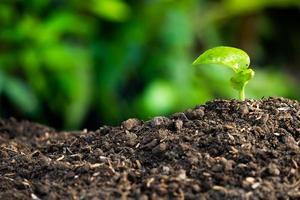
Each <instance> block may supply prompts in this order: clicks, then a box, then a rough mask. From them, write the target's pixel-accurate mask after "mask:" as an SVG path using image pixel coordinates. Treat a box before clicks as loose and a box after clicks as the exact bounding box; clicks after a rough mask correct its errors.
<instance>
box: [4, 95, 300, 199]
mask: <svg viewBox="0 0 300 200" xmlns="http://www.w3.org/2000/svg"><path fill="white" fill-rule="evenodd" d="M299 166H300V105H299V102H297V101H293V100H288V99H284V98H268V99H261V100H246V101H243V102H242V101H237V100H215V101H211V102H208V103H206V104H205V105H199V106H196V107H195V108H194V109H189V110H187V111H185V112H181V113H176V114H173V115H171V116H169V117H155V118H153V119H151V120H149V121H140V120H138V119H128V120H127V121H124V122H123V123H122V124H121V125H120V126H118V127H109V126H104V127H101V128H99V129H98V130H96V131H88V130H83V131H77V132H56V131H55V130H54V129H52V128H49V127H46V126H42V125H39V124H35V123H30V122H27V121H16V120H14V119H9V120H1V121H0V183H1V184H0V199H3V200H4V199H34V200H38V199H143V200H147V199H203V200H205V199H249V200H252V199H269V200H272V199H300V167H299Z"/></svg>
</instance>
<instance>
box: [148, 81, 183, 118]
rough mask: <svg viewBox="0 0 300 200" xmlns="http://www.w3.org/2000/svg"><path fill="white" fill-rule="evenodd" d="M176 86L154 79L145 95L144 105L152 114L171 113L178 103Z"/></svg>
mask: <svg viewBox="0 0 300 200" xmlns="http://www.w3.org/2000/svg"><path fill="white" fill-rule="evenodd" d="M175 91H176V88H175V87H174V86H173V85H172V84H171V83H169V82H166V81H163V80H156V81H153V82H152V83H151V84H150V85H149V86H148V87H147V89H146V90H145V93H144V95H143V106H144V108H145V110H146V113H149V114H150V115H151V116H154V115H158V114H161V113H164V114H166V113H169V112H170V111H171V110H172V109H174V106H175V104H176V101H177V99H178V97H177V96H176V94H177V93H176V92H175Z"/></svg>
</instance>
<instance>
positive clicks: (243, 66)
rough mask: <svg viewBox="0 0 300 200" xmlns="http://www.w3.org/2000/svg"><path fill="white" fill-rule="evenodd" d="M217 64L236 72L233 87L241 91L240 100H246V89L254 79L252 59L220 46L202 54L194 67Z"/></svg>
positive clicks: (241, 51) (237, 51)
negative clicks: (251, 66) (251, 65)
mask: <svg viewBox="0 0 300 200" xmlns="http://www.w3.org/2000/svg"><path fill="white" fill-rule="evenodd" d="M208 64H216V65H222V66H225V67H229V68H230V69H232V70H233V71H234V75H233V77H232V78H231V79H230V82H231V85H232V87H233V88H234V89H235V90H237V91H239V94H240V99H241V100H244V98H245V97H244V96H245V95H244V88H245V86H246V84H247V83H248V81H249V80H251V79H252V78H253V77H254V71H253V70H252V69H249V68H248V67H249V64H250V58H249V56H248V54H247V53H246V52H244V51H243V50H241V49H237V48H234V47H226V46H220V47H215V48H212V49H209V50H207V51H205V52H204V53H203V54H201V55H200V56H199V57H198V58H197V59H196V60H195V61H194V63H193V65H208Z"/></svg>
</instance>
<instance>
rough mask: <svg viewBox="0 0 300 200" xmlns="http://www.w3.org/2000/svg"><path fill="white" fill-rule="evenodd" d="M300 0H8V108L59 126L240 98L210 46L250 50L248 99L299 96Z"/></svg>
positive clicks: (2, 82)
mask: <svg viewBox="0 0 300 200" xmlns="http://www.w3.org/2000/svg"><path fill="white" fill-rule="evenodd" d="M299 22H300V1H299V0H272V1H270V0H243V1H240V0H185V1H178V0H140V1H134V0H127V1H125V0H86V1H82V0H68V1H67V0H26V1H25V0H23V1H22V0H1V3H0V97H1V98H0V115H1V117H10V116H14V117H16V118H18V119H29V120H32V121H36V122H40V123H44V124H48V125H51V126H54V127H56V128H58V129H79V128H84V127H86V128H90V129H95V128H98V127H99V126H101V125H103V124H108V125H116V124H118V123H120V121H122V120H124V119H126V118H129V117H139V118H142V119H145V120H147V119H149V118H150V117H152V116H155V115H167V114H170V113H172V112H178V111H182V110H184V109H186V108H190V107H194V106H195V105H196V104H201V103H204V102H206V101H208V100H211V99H214V98H236V97H237V94H236V91H234V90H233V89H231V87H230V85H229V81H228V80H229V78H230V75H231V71H230V70H227V69H223V68H213V67H211V68H205V67H201V68H196V67H192V66H191V63H192V62H193V60H194V59H195V58H196V57H197V56H198V55H199V54H200V53H201V52H203V51H204V50H206V49H207V48H211V47H214V46H219V45H230V46H235V47H239V48H242V49H244V50H245V51H247V52H248V53H249V55H250V57H251V58H252V68H253V69H254V70H255V71H256V76H255V78H254V79H253V81H251V82H250V83H249V85H248V87H247V88H246V96H247V97H248V98H262V97H267V96H283V97H287V98H293V99H299V98H300V91H299V90H298V87H297V86H298V84H299V80H298V77H299V75H300V71H299V66H300V26H299Z"/></svg>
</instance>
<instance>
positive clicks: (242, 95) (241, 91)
mask: <svg viewBox="0 0 300 200" xmlns="http://www.w3.org/2000/svg"><path fill="white" fill-rule="evenodd" d="M239 98H240V100H241V101H244V100H245V87H243V88H242V89H241V90H240V91H239Z"/></svg>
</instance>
